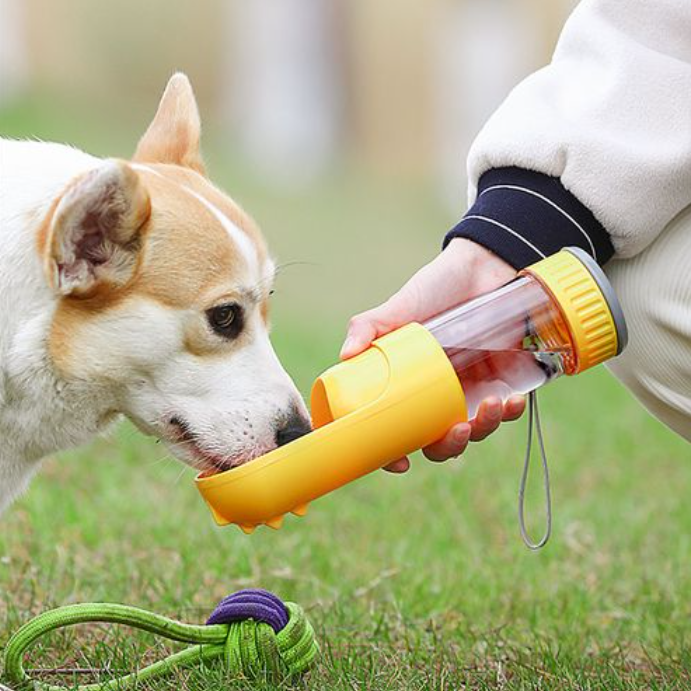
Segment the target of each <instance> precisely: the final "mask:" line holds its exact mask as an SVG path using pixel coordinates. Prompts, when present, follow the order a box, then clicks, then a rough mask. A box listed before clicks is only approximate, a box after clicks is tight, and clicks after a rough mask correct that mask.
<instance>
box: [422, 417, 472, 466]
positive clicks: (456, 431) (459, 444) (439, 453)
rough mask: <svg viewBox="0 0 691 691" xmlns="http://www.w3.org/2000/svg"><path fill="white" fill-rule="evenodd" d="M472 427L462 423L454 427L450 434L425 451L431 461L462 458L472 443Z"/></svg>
mask: <svg viewBox="0 0 691 691" xmlns="http://www.w3.org/2000/svg"><path fill="white" fill-rule="evenodd" d="M470 433H471V425H470V424H469V423H468V422H461V423H460V424H458V425H455V426H454V427H452V428H451V429H450V430H449V432H448V434H447V435H446V436H445V437H444V438H443V439H440V440H439V441H437V442H434V444H430V445H429V446H428V447H426V448H425V449H423V451H424V454H425V456H427V458H429V460H430V461H446V460H448V459H449V458H453V457H454V456H460V455H461V454H462V453H463V452H464V451H465V449H466V446H468V442H469V441H470Z"/></svg>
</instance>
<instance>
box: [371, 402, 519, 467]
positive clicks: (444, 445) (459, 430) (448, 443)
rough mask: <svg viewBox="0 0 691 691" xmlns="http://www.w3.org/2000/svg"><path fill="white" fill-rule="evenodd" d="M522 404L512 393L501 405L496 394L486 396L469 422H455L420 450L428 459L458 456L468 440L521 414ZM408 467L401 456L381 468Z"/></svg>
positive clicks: (480, 439) (408, 463)
mask: <svg viewBox="0 0 691 691" xmlns="http://www.w3.org/2000/svg"><path fill="white" fill-rule="evenodd" d="M525 406H526V403H525V398H524V397H523V396H511V397H510V398H509V399H508V400H507V401H506V403H504V404H503V405H502V402H501V399H500V398H498V397H496V396H491V397H489V398H486V399H485V400H484V401H482V403H480V407H479V408H478V412H477V415H476V417H475V419H474V420H473V421H472V422H461V423H460V424H458V425H455V426H454V427H452V428H451V429H450V430H449V432H448V434H447V435H446V436H445V437H444V438H443V439H440V440H439V441H437V442H434V444H430V445H429V446H427V447H426V448H424V449H423V452H424V454H425V456H427V458H428V459H429V460H430V461H436V462H439V461H446V460H448V459H449V458H454V457H455V456H460V455H461V454H462V453H463V452H464V451H465V450H466V448H467V446H468V443H469V442H471V441H482V440H483V439H485V438H486V437H488V436H489V435H490V434H492V432H494V431H495V430H496V429H497V428H498V427H499V425H500V424H501V423H502V422H511V421H512V420H517V419H518V418H519V417H521V415H523V413H524V411H525ZM409 468H410V461H409V460H408V459H407V458H401V459H399V460H397V461H394V462H393V463H390V464H389V465H387V466H385V468H384V470H388V471H389V472H391V473H405V472H406V471H407V470H408V469H409Z"/></svg>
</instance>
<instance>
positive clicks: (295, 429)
mask: <svg viewBox="0 0 691 691" xmlns="http://www.w3.org/2000/svg"><path fill="white" fill-rule="evenodd" d="M311 431H312V427H311V425H310V423H309V420H307V419H306V418H305V417H304V416H302V415H300V414H299V413H293V414H292V415H291V416H290V417H289V418H288V419H287V420H286V421H285V422H284V423H283V425H282V426H281V427H279V428H278V430H276V446H285V445H286V444H290V442H291V441H295V440H296V439H299V438H300V437H304V436H305V434H307V433H308V432H311Z"/></svg>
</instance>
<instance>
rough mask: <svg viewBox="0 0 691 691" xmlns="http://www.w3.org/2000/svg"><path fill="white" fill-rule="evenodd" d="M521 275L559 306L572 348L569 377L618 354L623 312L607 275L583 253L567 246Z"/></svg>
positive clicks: (622, 344) (621, 346)
mask: <svg viewBox="0 0 691 691" xmlns="http://www.w3.org/2000/svg"><path fill="white" fill-rule="evenodd" d="M522 273H525V274H529V275H532V276H534V277H535V278H536V279H537V280H538V281H540V283H541V284H542V285H543V286H544V287H545V288H546V289H547V290H548V291H549V292H550V293H551V294H552V296H553V297H554V299H555V300H556V302H557V303H558V304H559V307H560V309H561V312H562V314H563V316H564V319H565V320H566V323H567V325H568V327H569V331H570V332H571V337H572V338H573V343H574V347H575V349H576V361H577V365H576V369H575V371H574V372H572V374H577V373H579V372H583V371H584V370H587V369H590V368H591V367H594V366H595V365H599V364H600V363H601V362H604V361H605V360H609V359H610V358H613V357H614V356H615V355H619V353H621V351H622V350H623V349H624V347H625V346H626V343H627V340H628V332H627V329H626V320H625V318H624V312H623V311H622V309H621V305H620V303H619V300H618V299H617V296H616V294H615V293H614V289H613V288H612V285H611V284H610V282H609V280H608V279H607V276H605V273H604V272H603V271H602V269H601V268H600V267H599V266H598V264H597V263H596V262H595V260H594V259H593V258H592V257H591V256H590V255H589V254H588V253H587V252H584V251H583V250H582V249H580V248H578V247H567V248H565V249H564V250H562V251H561V252H557V254H553V255H552V256H551V257H547V258H546V259H543V260H542V261H539V262H537V263H536V264H533V265H532V266H529V267H527V268H526V269H524V270H523V271H522Z"/></svg>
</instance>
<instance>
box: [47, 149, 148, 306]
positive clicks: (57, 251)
mask: <svg viewBox="0 0 691 691" xmlns="http://www.w3.org/2000/svg"><path fill="white" fill-rule="evenodd" d="M150 215H151V201H150V199H149V194H148V192H147V191H146V189H145V188H144V186H143V185H142V183H141V181H140V179H139V176H138V175H137V173H136V172H135V171H134V170H133V169H132V168H131V167H130V166H129V165H127V164H126V163H124V162H123V161H115V160H109V161H106V162H105V163H104V164H103V165H101V166H99V167H98V168H95V169H94V170H92V171H90V172H88V173H86V174H85V175H83V176H82V177H80V178H78V179H77V180H76V181H75V182H74V183H73V184H72V186H71V187H70V188H68V190H67V192H66V193H65V194H64V195H63V197H62V199H60V201H59V203H58V205H57V207H56V209H55V213H54V214H53V219H52V222H51V224H50V227H49V231H48V236H47V238H46V240H47V241H46V243H45V262H46V269H47V274H48V278H49V281H50V283H51V285H52V287H53V288H54V289H55V290H56V291H57V292H59V293H60V294H62V295H71V296H74V297H89V296H91V295H93V294H94V293H95V292H96V291H97V289H98V288H99V287H105V288H119V287H122V286H124V285H125V284H126V283H128V282H129V281H130V280H131V279H132V278H133V276H134V275H135V272H136V270H137V267H138V265H139V262H140V260H141V247H142V232H143V229H144V227H145V224H146V222H147V220H148V219H149V216H150Z"/></svg>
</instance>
